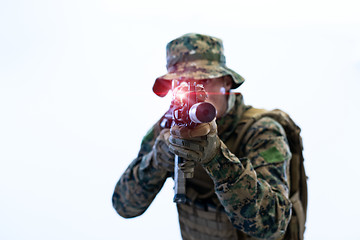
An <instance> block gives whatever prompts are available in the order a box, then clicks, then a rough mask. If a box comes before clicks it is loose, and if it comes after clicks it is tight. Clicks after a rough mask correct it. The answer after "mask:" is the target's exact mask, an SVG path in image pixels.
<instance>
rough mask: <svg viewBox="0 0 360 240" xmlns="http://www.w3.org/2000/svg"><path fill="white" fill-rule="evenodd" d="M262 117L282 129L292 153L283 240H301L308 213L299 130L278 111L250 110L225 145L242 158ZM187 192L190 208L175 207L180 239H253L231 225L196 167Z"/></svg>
mask: <svg viewBox="0 0 360 240" xmlns="http://www.w3.org/2000/svg"><path fill="white" fill-rule="evenodd" d="M263 117H270V118H272V119H274V120H276V121H277V122H278V123H280V124H281V125H282V127H283V128H284V130H285V132H286V136H287V140H288V142H289V146H290V151H291V153H292V158H291V160H290V176H289V179H288V181H289V182H290V200H291V203H292V209H293V211H292V216H291V220H290V223H289V225H288V228H287V230H286V233H285V235H284V237H283V238H282V239H287V240H288V239H289V240H290V239H291V240H303V235H304V231H305V221H306V209H307V182H306V180H307V177H306V175H305V169H304V164H303V161H304V158H303V155H302V150H303V146H302V140H301V136H300V128H299V127H298V126H297V125H296V124H295V123H294V122H293V121H292V119H291V118H290V117H289V116H288V115H287V114H286V113H284V112H283V111H281V110H278V109H276V110H272V111H267V110H263V109H256V108H250V109H248V110H246V111H245V112H244V114H243V116H242V118H241V120H240V122H239V123H238V126H237V128H236V130H235V133H234V134H233V135H232V136H231V137H230V138H229V139H228V140H227V141H226V142H225V144H226V145H227V147H228V148H229V150H230V151H231V152H233V153H234V154H235V155H236V156H238V157H243V156H244V154H243V153H242V152H241V148H240V146H241V144H242V140H243V137H244V136H245V134H246V132H247V130H248V129H249V128H250V126H251V125H252V124H254V123H255V122H256V121H258V120H259V119H261V118H263ZM186 189H187V193H186V195H187V198H188V199H189V200H190V201H189V204H178V205H177V208H178V213H179V222H180V228H181V235H182V238H183V239H184V240H202V239H203V240H240V239H246V240H251V239H255V238H252V237H250V236H248V235H246V234H244V233H243V232H241V231H239V230H237V229H236V228H235V227H234V226H233V225H232V224H231V222H230V221H229V219H228V217H227V215H226V214H225V211H224V209H223V207H222V205H221V204H220V202H219V200H218V198H217V196H216V195H215V192H214V183H213V181H212V180H211V178H210V177H209V176H208V174H207V173H206V172H205V170H204V169H203V168H202V166H200V165H196V169H195V175H194V178H192V179H187V183H186Z"/></svg>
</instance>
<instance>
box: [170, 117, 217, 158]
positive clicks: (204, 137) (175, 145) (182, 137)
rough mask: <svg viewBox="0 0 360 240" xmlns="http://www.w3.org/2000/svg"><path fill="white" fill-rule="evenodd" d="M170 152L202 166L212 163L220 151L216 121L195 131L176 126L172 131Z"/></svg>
mask: <svg viewBox="0 0 360 240" xmlns="http://www.w3.org/2000/svg"><path fill="white" fill-rule="evenodd" d="M170 133H171V135H170V138H169V141H170V146H169V150H170V151H171V152H172V153H174V154H176V155H178V156H179V157H182V158H184V159H186V160H192V161H197V162H200V163H202V164H204V163H207V162H209V161H211V160H212V159H213V158H214V157H215V156H216V154H217V153H218V152H219V151H220V139H219V137H218V135H217V126H216V123H215V120H213V121H212V122H210V123H202V124H199V125H198V126H196V127H195V128H193V129H190V128H187V127H180V126H177V125H174V126H173V127H171V129H170Z"/></svg>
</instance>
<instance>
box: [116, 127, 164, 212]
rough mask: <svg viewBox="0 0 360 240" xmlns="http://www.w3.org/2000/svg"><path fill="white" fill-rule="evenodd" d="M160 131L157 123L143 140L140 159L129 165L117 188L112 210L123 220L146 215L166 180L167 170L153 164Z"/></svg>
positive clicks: (138, 157)
mask: <svg viewBox="0 0 360 240" xmlns="http://www.w3.org/2000/svg"><path fill="white" fill-rule="evenodd" d="M159 131H160V130H159V127H158V125H157V124H155V125H154V126H153V127H152V128H151V129H150V131H149V132H148V133H147V134H146V136H145V137H144V139H143V140H142V143H141V149H140V151H139V154H138V156H137V158H136V159H134V160H133V162H132V163H131V164H130V165H129V166H128V168H127V169H126V170H125V172H124V173H123V174H122V176H121V177H120V180H119V181H118V182H117V184H116V186H115V190H114V194H113V197H112V203H113V207H114V208H115V209H116V211H117V212H118V213H119V215H121V216H122V217H124V218H131V217H136V216H139V215H141V214H142V213H144V212H145V210H146V209H147V208H148V207H149V206H150V204H151V202H152V201H153V199H154V198H155V196H156V194H157V193H158V192H159V191H160V189H161V188H162V186H163V185H164V182H165V180H166V178H167V174H168V173H167V171H166V170H164V169H160V168H155V167H154V166H153V165H152V159H153V150H152V147H153V145H154V142H155V139H156V137H157V136H158V133H159Z"/></svg>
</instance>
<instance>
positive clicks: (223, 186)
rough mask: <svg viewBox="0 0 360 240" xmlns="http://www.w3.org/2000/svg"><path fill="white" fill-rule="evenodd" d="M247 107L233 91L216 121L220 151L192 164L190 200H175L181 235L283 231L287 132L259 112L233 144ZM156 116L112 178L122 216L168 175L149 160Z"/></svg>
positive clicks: (142, 206)
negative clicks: (129, 159) (120, 171)
mask: <svg viewBox="0 0 360 240" xmlns="http://www.w3.org/2000/svg"><path fill="white" fill-rule="evenodd" d="M238 85H239V84H238ZM248 108H249V106H246V105H245V104H244V101H243V97H242V95H241V94H237V96H236V97H235V103H234V105H233V106H232V107H231V108H230V109H229V111H228V112H227V114H226V115H225V116H223V117H222V118H220V119H217V121H216V123H217V126H218V135H219V137H220V139H221V146H220V151H219V153H218V154H217V155H216V156H215V158H213V159H212V160H211V161H210V162H208V163H206V164H204V165H200V164H197V166H196V168H195V174H194V178H192V179H187V183H186V184H187V191H188V192H187V197H188V198H189V199H190V200H191V201H190V203H189V204H187V205H185V204H178V212H179V221H180V227H181V232H182V237H183V238H184V239H210V240H211V239H254V238H256V239H257V238H260V239H280V238H281V237H282V236H283V234H284V233H285V230H286V227H287V225H288V223H289V220H290V217H291V203H290V200H289V181H288V171H289V160H290V159H291V152H290V149H289V145H288V142H287V139H286V134H285V131H284V129H283V127H282V126H281V125H280V124H279V123H278V122H276V121H275V120H273V119H272V118H269V117H264V118H261V119H260V120H258V121H257V122H255V123H254V124H253V125H252V126H251V127H250V129H249V130H248V131H247V133H246V134H245V136H244V138H243V139H242V141H241V142H240V143H239V144H238V145H236V144H235V139H236V136H237V133H238V130H239V125H240V124H241V123H240V120H241V117H242V115H243V113H244V111H245V110H246V109H248ZM160 121H161V119H160V120H159V121H158V122H157V123H156V124H155V125H154V126H153V127H152V128H151V129H150V131H149V132H148V133H147V134H146V136H145V137H144V138H143V141H142V143H141V148H140V151H139V154H138V157H137V158H136V159H135V160H134V161H133V162H132V163H131V164H130V165H129V167H128V168H127V169H126V171H125V172H124V174H123V175H122V176H121V178H120V180H119V181H118V183H117V184H116V187H115V191H114V195H113V206H114V208H115V209H116V211H117V212H118V213H119V214H120V215H121V216H123V217H125V218H131V217H136V216H139V215H141V214H142V213H143V212H144V211H145V210H146V209H147V208H148V207H149V205H150V204H151V202H152V200H153V199H154V198H155V196H156V194H157V193H158V192H159V191H160V189H161V188H162V186H163V184H164V182H165V180H166V179H167V177H170V176H172V173H170V172H167V171H166V170H165V169H163V168H159V167H156V166H155V164H154V161H153V150H152V147H153V145H154V143H155V140H156V137H157V136H158V134H159V133H160V131H161V127H160ZM188 189H189V190H188ZM189 206H190V208H189ZM189 209H192V210H191V211H190V210H189ZM212 209H215V210H214V211H213V210H212ZM199 210H202V212H199ZM211 211H213V212H214V213H215V214H214V216H213V217H211V218H212V219H210V218H209V219H210V220H208V221H207V222H206V223H203V224H202V223H201V216H204V217H205V215H206V213H208V212H211ZM225 214H226V216H227V217H224V216H225ZM199 216H200V217H199ZM212 223H214V224H215V225H212ZM228 223H229V224H228ZM197 224H199V225H201V228H202V229H201V230H200V232H199V231H197V230H196V229H194V228H196V225H197ZM229 226H230V227H229ZM230 232H232V233H231V234H230ZM227 233H229V234H228V235H227V236H225V235H226V234H227ZM192 234H193V235H195V234H196V236H191V235H192Z"/></svg>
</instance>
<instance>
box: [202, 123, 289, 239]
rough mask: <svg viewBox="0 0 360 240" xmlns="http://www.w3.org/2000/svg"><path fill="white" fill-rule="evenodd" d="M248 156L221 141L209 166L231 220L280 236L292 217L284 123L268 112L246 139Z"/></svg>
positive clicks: (253, 232) (253, 231)
mask: <svg viewBox="0 0 360 240" xmlns="http://www.w3.org/2000/svg"><path fill="white" fill-rule="evenodd" d="M241 147H243V152H244V153H245V157H244V158H240V159H239V158H238V157H236V156H235V155H234V154H233V153H231V152H230V150H229V149H228V148H227V146H226V145H225V144H224V143H223V142H221V147H220V148H221V151H220V152H219V153H218V155H217V156H216V157H215V158H214V159H213V160H212V161H210V162H209V163H207V164H206V165H204V168H205V169H206V171H207V172H208V174H209V175H210V177H211V178H212V179H213V181H214V183H215V192H216V194H217V196H218V198H219V200H220V202H221V204H222V205H223V206H224V209H225V212H226V213H227V215H228V217H229V219H230V221H231V222H232V224H233V225H234V226H235V227H236V228H238V229H240V230H241V231H243V232H244V233H246V234H248V235H250V236H252V237H256V238H261V239H278V238H280V237H281V236H282V235H283V234H284V233H285V230H286V227H287V225H288V223H289V221H290V216H291V203H290V200H289V183H288V179H287V173H288V168H289V161H290V159H291V152H290V149H289V145H288V142H287V139H286V134H285V131H284V129H283V128H282V126H281V125H280V124H279V123H277V122H276V121H275V120H273V119H271V118H268V117H264V118H262V119H260V120H258V121H257V122H256V123H254V124H253V125H252V126H251V128H250V129H249V130H248V132H247V134H246V135H245V137H244V139H243V144H242V146H241Z"/></svg>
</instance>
